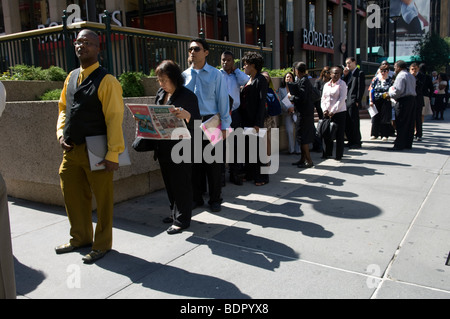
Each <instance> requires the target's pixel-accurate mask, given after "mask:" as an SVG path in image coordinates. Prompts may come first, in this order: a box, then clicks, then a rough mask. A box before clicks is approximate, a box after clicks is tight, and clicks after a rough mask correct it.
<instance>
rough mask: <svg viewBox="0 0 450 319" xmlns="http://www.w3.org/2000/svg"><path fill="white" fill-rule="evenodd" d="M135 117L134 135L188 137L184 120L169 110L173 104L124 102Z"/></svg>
mask: <svg viewBox="0 0 450 319" xmlns="http://www.w3.org/2000/svg"><path fill="white" fill-rule="evenodd" d="M126 106H127V107H128V109H129V110H130V111H131V113H132V114H133V116H134V118H135V119H136V122H137V123H136V124H137V125H136V137H142V138H147V139H156V140H170V139H172V133H173V132H174V131H175V130H176V133H175V134H176V135H174V137H173V139H190V138H191V134H190V133H189V130H188V129H187V127H186V123H185V122H184V120H182V119H179V118H177V117H176V116H175V114H173V113H172V112H171V111H173V110H175V107H174V106H167V105H154V104H126Z"/></svg>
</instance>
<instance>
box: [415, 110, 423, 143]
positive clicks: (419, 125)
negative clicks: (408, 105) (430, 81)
mask: <svg viewBox="0 0 450 319" xmlns="http://www.w3.org/2000/svg"><path fill="white" fill-rule="evenodd" d="M422 111H423V105H422V106H420V104H419V103H417V102H416V116H415V127H416V135H415V136H416V137H420V138H422V135H423V124H422Z"/></svg>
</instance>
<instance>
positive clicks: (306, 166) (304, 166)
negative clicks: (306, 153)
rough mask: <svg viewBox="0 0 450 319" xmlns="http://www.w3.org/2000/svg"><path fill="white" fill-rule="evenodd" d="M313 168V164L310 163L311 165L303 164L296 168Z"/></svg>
mask: <svg viewBox="0 0 450 319" xmlns="http://www.w3.org/2000/svg"><path fill="white" fill-rule="evenodd" d="M313 166H314V163H313V162H311V163H307V162H304V163H301V164H299V165H297V167H298V168H311V167H313Z"/></svg>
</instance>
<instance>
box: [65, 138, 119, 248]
mask: <svg viewBox="0 0 450 319" xmlns="http://www.w3.org/2000/svg"><path fill="white" fill-rule="evenodd" d="M59 176H60V180H61V190H62V193H63V196H64V202H65V206H66V212H67V216H68V217H69V222H70V236H71V237H72V238H71V239H70V243H71V244H72V246H75V247H79V246H85V245H88V244H91V243H92V249H96V250H97V249H98V250H110V249H111V247H112V227H113V208H114V200H113V176H114V172H106V171H105V170H100V171H94V172H92V171H91V170H90V167H89V159H88V155H87V149H86V144H81V145H75V147H74V148H73V149H72V150H71V151H69V152H64V157H63V161H62V163H61V166H60V169H59ZM92 193H93V194H94V196H95V200H96V202H97V226H96V228H95V237H94V232H93V225H92Z"/></svg>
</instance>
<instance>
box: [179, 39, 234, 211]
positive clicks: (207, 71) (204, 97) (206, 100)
mask: <svg viewBox="0 0 450 319" xmlns="http://www.w3.org/2000/svg"><path fill="white" fill-rule="evenodd" d="M208 54H209V45H208V43H207V42H206V41H205V40H204V39H201V38H198V39H194V40H192V41H191V42H190V45H189V62H190V63H191V67H190V68H189V69H187V70H185V71H184V72H183V76H184V78H185V87H187V88H188V89H190V90H191V91H192V92H194V93H195V94H196V95H197V98H198V106H199V109H200V115H201V116H202V121H203V122H204V121H206V120H207V119H208V118H210V117H212V116H214V115H215V114H217V113H218V114H219V115H220V119H221V125H222V134H223V139H225V138H226V136H227V130H228V128H229V127H230V125H231V116H230V105H229V97H228V89H227V85H226V82H225V80H224V78H223V75H222V73H221V72H220V71H219V70H217V69H216V68H214V67H212V66H210V65H209V64H208V63H207V62H206V57H207V56H208ZM208 144H209V141H208V140H203V147H202V150H203V149H204V148H205V147H206V146H207V145H208ZM218 147H220V148H223V145H222V142H220V143H218V144H216V146H215V149H216V150H217V149H218ZM203 172H206V177H207V180H208V187H209V201H208V204H209V205H210V208H211V211H213V212H219V211H220V210H221V203H222V182H221V177H222V174H221V163H220V162H217V161H213V162H212V163H206V162H205V160H204V159H203V161H202V163H194V165H193V171H192V183H193V188H194V198H193V200H194V208H195V207H196V206H202V205H203V196H202V193H203V178H202V176H204V175H203Z"/></svg>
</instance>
